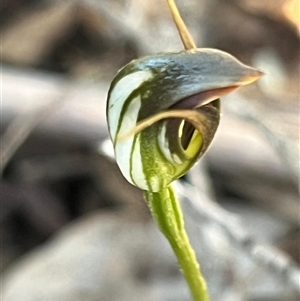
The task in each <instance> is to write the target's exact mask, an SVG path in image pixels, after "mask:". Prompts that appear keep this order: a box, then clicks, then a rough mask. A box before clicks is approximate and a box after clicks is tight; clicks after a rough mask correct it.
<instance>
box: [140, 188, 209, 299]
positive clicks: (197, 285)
mask: <svg viewBox="0 0 300 301" xmlns="http://www.w3.org/2000/svg"><path fill="white" fill-rule="evenodd" d="M144 195H145V199H146V201H147V204H148V207H149V209H150V211H151V214H152V216H153V218H154V220H155V221H156V222H157V224H158V226H159V228H160V230H161V232H162V233H163V234H164V235H165V237H166V238H167V239H168V241H169V243H170V245H171V247H172V249H173V251H174V253H175V255H176V257H177V260H178V263H179V265H180V267H181V271H182V274H183V275H184V277H185V279H186V281H187V284H188V286H189V288H190V291H191V295H192V296H193V299H194V301H209V296H208V292H207V288H206V283H205V280H204V278H203V276H202V274H201V271H200V267H199V264H198V262H197V258H196V255H195V252H194V250H193V248H192V246H191V245H190V242H189V238H188V235H187V233H186V231H185V228H184V221H183V215H182V210H181V207H180V204H179V202H178V199H177V197H176V194H175V192H174V190H173V188H172V187H171V185H170V186H168V187H167V188H166V189H163V190H161V191H159V192H156V193H152V192H150V191H145V193H144Z"/></svg>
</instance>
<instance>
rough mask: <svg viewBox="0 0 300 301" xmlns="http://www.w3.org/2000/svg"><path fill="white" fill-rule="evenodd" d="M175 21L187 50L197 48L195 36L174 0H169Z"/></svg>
mask: <svg viewBox="0 0 300 301" xmlns="http://www.w3.org/2000/svg"><path fill="white" fill-rule="evenodd" d="M167 2H168V5H169V8H170V11H171V13H172V17H173V20H174V23H175V24H176V27H177V30H178V33H179V35H180V38H181V41H182V43H183V45H184V48H185V49H186V50H189V49H195V48H197V46H196V44H195V42H194V39H193V37H192V36H191V34H190V32H189V30H188V29H187V27H186V25H185V23H184V21H183V20H182V18H181V16H180V13H179V11H178V8H177V6H176V4H175V2H174V0H167Z"/></svg>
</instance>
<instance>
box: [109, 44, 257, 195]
mask: <svg viewBox="0 0 300 301" xmlns="http://www.w3.org/2000/svg"><path fill="white" fill-rule="evenodd" d="M260 75H261V72H259V71H257V70H256V69H253V68H250V67H248V66H245V65H243V64H242V63H240V62H239V61H238V60H237V59H235V58H234V57H233V56H231V55H229V54H227V53H225V52H222V51H218V50H215V49H194V50H185V51H181V52H178V53H163V54H157V55H154V56H148V57H143V58H141V59H137V60H134V61H132V62H130V63H129V64H128V65H126V66H125V67H124V68H122V69H121V70H120V71H119V73H118V74H117V76H116V77H115V79H114V80H113V82H112V84H111V87H110V90H109V93H108V101H107V120H108V127H109V132H110V135H111V139H112V141H113V145H114V149H115V156H116V161H117V163H118V165H119V167H120V169H121V171H122V173H123V175H124V177H125V178H126V179H127V180H128V181H129V182H130V183H132V184H133V185H136V186H138V187H139V188H141V189H143V190H150V191H152V192H157V191H159V190H161V189H162V188H165V187H166V186H168V185H169V184H170V183H171V182H172V181H173V180H175V179H177V178H178V177H180V176H181V175H183V174H185V173H186V172H187V171H188V170H189V169H190V168H191V166H192V165H193V164H194V163H195V162H196V161H197V159H199V158H200V157H201V156H202V155H203V153H204V152H205V150H206V149H207V147H208V146H209V144H210V142H211V141H212V139H213V136H214V134H215V132H216V130H217V127H218V124H219V119H220V108H219V97H220V96H222V95H224V94H226V93H228V92H230V91H232V90H234V89H235V88H237V87H239V86H241V85H245V84H248V83H250V82H252V81H254V80H256V79H257V78H258V77H259V76H260ZM137 125H139V126H140V129H139V130H135V129H138V128H136V126H137ZM130 132H132V133H133V134H132V135H129V136H128V133H130ZM124 137H125V138H124Z"/></svg>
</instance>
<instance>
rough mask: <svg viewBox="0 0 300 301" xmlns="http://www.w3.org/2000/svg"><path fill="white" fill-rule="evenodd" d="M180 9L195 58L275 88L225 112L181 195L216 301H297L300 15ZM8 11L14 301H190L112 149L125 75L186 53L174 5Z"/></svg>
mask: <svg viewBox="0 0 300 301" xmlns="http://www.w3.org/2000/svg"><path fill="white" fill-rule="evenodd" d="M176 2H177V4H178V7H179V10H180V11H181V13H182V17H183V19H184V20H185V21H186V23H187V26H188V28H189V29H190V31H191V33H192V35H193V37H194V38H195V41H196V44H197V45H198V46H199V47H213V48H218V49H221V50H225V51H228V52H229V53H231V54H233V55H234V56H236V57H237V58H238V59H239V60H241V61H242V62H244V63H246V64H249V65H251V66H253V67H256V68H259V69H261V70H263V71H264V72H265V73H266V75H265V76H264V77H263V78H262V79H260V80H259V81H258V82H257V83H256V84H254V85H251V86H249V87H243V88H241V89H240V90H239V91H238V92H235V93H233V94H231V95H229V96H227V97H225V98H224V99H223V100H222V104H223V108H222V110H223V114H222V121H221V125H220V128H219V130H218V132H217V135H216V138H215V140H214V142H213V144H212V146H211V148H210V150H209V151H208V153H207V155H205V157H204V158H203V159H202V160H201V162H200V163H199V164H198V165H197V166H196V167H194V169H193V170H192V171H191V173H190V174H189V175H188V176H186V177H185V178H184V179H182V180H181V182H179V183H178V185H179V186H180V187H179V188H180V189H181V196H182V200H183V202H182V203H183V206H184V212H185V220H186V224H187V230H188V232H189V234H190V235H191V240H192V243H193V245H194V246H195V249H196V251H197V256H198V258H199V260H200V263H201V266H202V270H203V272H204V275H205V277H206V279H207V282H208V288H209V291H210V293H211V297H212V300H213V301H296V300H299V299H298V298H299V291H298V289H299V287H298V288H297V283H298V285H299V269H298V264H299V261H300V250H299V245H300V240H299V238H300V230H299V192H298V188H297V185H298V181H299V70H300V69H299V68H300V66H299V53H300V51H299V50H300V49H299V48H300V44H299V38H300V23H299V9H300V8H299V1H297V0H264V1H260V0H186V1H183V0H177V1H176ZM1 9H2V23H1V35H2V40H1V44H2V45H1V46H2V49H1V51H2V53H1V56H2V75H1V76H2V103H1V106H2V108H1V171H2V179H1V202H2V205H1V208H2V212H1V239H2V241H1V272H2V281H3V291H2V298H3V301H19V300H22V301H35V300H38V301H69V300H72V301H77V300H78V301H79V300H85V301H94V300H98V301H99V300H101V301H106V300H110V301H125V300H126V301H127V300H140V301H188V300H190V299H189V294H188V291H187V288H186V285H185V282H184V280H183V278H182V277H181V275H180V272H179V271H178V267H177V264H176V261H175V259H174V257H173V254H172V252H171V250H170V247H169V246H168V244H167V242H166V241H165V240H164V238H163V237H162V235H161V234H160V233H159V231H158V230H157V228H156V225H155V224H154V223H153V222H152V218H151V216H150V215H149V212H148V209H147V207H146V205H145V204H144V201H143V198H142V193H141V192H140V191H139V190H138V189H135V188H134V187H132V186H131V185H130V184H128V183H127V182H126V181H125V180H124V179H123V178H122V176H121V175H120V172H119V171H118V168H117V167H116V164H115V163H114V161H113V159H112V151H111V149H110V148H109V145H108V144H107V138H108V132H107V128H106V117H105V108H106V96H107V91H108V88H109V84H110V82H111V81H112V79H113V78H114V76H115V74H116V72H117V70H118V69H119V68H121V67H122V66H123V65H125V64H126V63H128V62H129V61H130V60H132V59H134V58H137V57H140V56H142V55H146V54H153V53H156V52H165V51H179V50H181V49H183V46H182V44H181V41H180V39H179V37H178V33H177V31H176V28H175V25H174V24H173V22H172V19H171V16H170V12H169V10H168V7H167V4H166V1H164V0H77V1H75V0H64V1H58V0H57V1H55V0H3V1H2V8H1ZM182 189H183V190H182Z"/></svg>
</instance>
